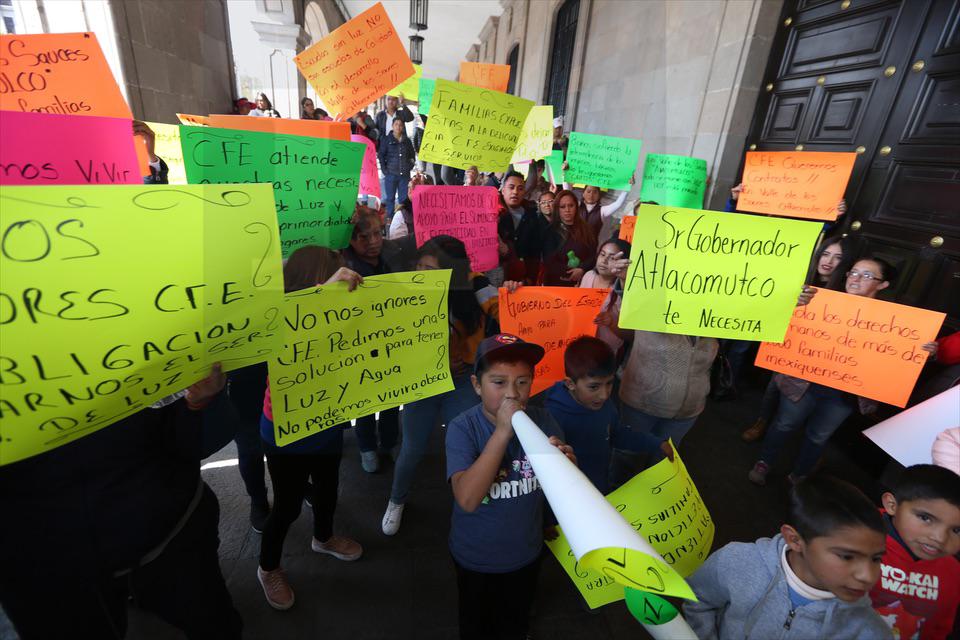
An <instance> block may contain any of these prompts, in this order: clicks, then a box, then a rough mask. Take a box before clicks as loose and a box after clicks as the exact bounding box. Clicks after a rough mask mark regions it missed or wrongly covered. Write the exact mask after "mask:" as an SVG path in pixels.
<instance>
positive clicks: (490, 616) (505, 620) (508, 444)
mask: <svg viewBox="0 0 960 640" xmlns="http://www.w3.org/2000/svg"><path fill="white" fill-rule="evenodd" d="M542 358H543V347H541V346H540V345H536V344H531V343H529V342H524V341H523V340H521V339H520V338H518V337H517V336H514V335H511V334H506V333H500V334H497V335H494V336H491V337H489V338H486V339H485V340H483V341H482V342H481V343H480V346H479V347H478V348H477V356H476V359H475V361H474V374H473V376H472V377H471V382H472V383H473V388H474V390H475V391H476V393H477V395H479V396H480V404H478V405H476V406H474V407H473V408H471V409H468V410H467V411H465V412H463V413H461V414H460V415H459V416H457V417H456V418H454V419H453V420H451V422H450V424H449V426H448V428H447V436H446V452H447V479H448V481H449V482H450V485H451V487H452V488H453V497H454V505H453V515H452V517H451V520H450V553H451V555H453V560H454V565H455V566H456V570H457V590H458V592H459V614H460V615H459V620H460V622H459V624H460V637H461V638H462V639H468V638H478V639H479V638H518V639H522V638H525V637H526V634H527V629H528V626H529V615H530V607H531V605H532V604H533V597H534V593H535V591H536V584H537V575H538V573H539V569H540V551H541V549H542V546H543V491H542V490H541V488H540V484H539V482H538V480H537V477H536V475H535V474H534V471H533V467H532V466H531V465H530V461H529V460H528V459H527V454H526V453H525V452H524V450H523V447H522V446H521V445H520V441H519V439H518V438H517V437H516V434H514V431H513V425H512V423H511V418H512V417H513V414H514V413H516V412H517V411H520V410H524V411H526V412H527V415H528V416H529V417H530V419H531V420H533V421H534V422H535V423H536V424H537V426H539V427H540V429H541V430H542V431H543V432H544V433H545V434H546V435H547V436H550V442H551V443H552V444H554V445H555V446H557V447H558V448H559V449H560V450H561V451H563V452H564V454H566V455H567V457H568V458H571V459H574V458H573V450H572V449H571V448H570V447H569V446H567V445H565V444H563V442H562V441H561V440H560V437H561V435H562V432H561V431H560V429H559V427H558V426H557V423H556V422H555V421H554V420H553V418H551V417H550V415H549V414H548V413H547V412H546V411H544V410H542V409H538V408H536V407H527V400H528V399H529V398H530V387H531V385H532V383H533V374H534V366H535V365H536V364H537V363H538V362H539V361H540V360H541V359H542ZM574 461H575V459H574ZM878 517H879V516H878Z"/></svg>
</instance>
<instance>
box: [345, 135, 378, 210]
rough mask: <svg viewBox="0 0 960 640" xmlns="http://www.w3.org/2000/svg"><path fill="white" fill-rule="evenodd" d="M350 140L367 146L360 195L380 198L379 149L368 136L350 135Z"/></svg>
mask: <svg viewBox="0 0 960 640" xmlns="http://www.w3.org/2000/svg"><path fill="white" fill-rule="evenodd" d="M350 140H352V141H353V142H360V143H362V144H365V145H367V150H366V152H365V153H364V154H363V165H362V168H361V169H360V193H365V194H367V195H370V196H377V197H378V198H379V197H380V175H379V174H378V173H377V147H376V146H374V144H373V141H372V140H370V138H368V137H367V136H360V135H357V134H355V133H352V134H350Z"/></svg>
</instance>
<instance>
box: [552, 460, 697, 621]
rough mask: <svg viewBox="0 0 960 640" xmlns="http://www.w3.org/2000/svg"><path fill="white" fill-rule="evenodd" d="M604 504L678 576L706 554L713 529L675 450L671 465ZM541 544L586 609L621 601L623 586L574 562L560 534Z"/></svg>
mask: <svg viewBox="0 0 960 640" xmlns="http://www.w3.org/2000/svg"><path fill="white" fill-rule="evenodd" d="M607 501H608V502H609V503H610V504H612V505H613V506H614V507H615V508H616V510H617V511H619V512H620V514H621V515H622V516H623V517H624V518H625V519H626V520H627V522H629V523H630V524H631V525H632V526H633V527H634V529H636V531H637V532H638V533H639V534H640V535H641V536H643V537H644V538H645V539H646V540H647V542H649V543H650V545H651V546H652V547H653V548H654V549H655V550H656V551H657V553H659V554H660V555H661V556H662V557H663V560H664V561H665V562H666V563H667V564H668V565H669V566H670V567H672V568H673V569H674V570H675V571H676V573H678V574H679V575H680V576H682V577H684V578H686V577H687V576H689V575H690V574H692V573H693V572H694V571H696V570H697V568H698V567H699V566H700V565H701V564H703V561H704V560H706V559H707V556H708V555H709V554H710V547H711V545H712V544H713V536H714V532H715V530H716V525H715V524H714V522H713V520H712V519H711V517H710V513H709V512H708V511H707V507H706V505H705V504H704V503H703V499H702V498H701V497H700V492H699V491H698V490H697V487H696V485H694V484H693V480H692V479H691V478H690V474H689V473H688V472H687V467H686V465H684V464H683V460H681V459H680V454H679V453H677V452H676V450H674V456H673V461H670V460H667V459H664V460H662V461H661V462H659V463H657V464H655V465H654V466H652V467H650V468H649V469H647V470H645V471H643V472H641V473H639V474H637V475H636V476H635V477H634V478H633V479H632V480H630V481H629V482H627V483H626V484H625V485H623V486H622V487H620V488H619V489H617V490H616V491H613V492H611V493H610V495H608V496H607ZM546 544H547V547H548V548H549V549H550V551H551V553H553V555H554V556H555V557H556V558H557V560H558V561H559V562H560V566H562V567H563V570H564V571H565V572H566V573H567V575H568V576H569V577H570V579H571V580H572V581H573V583H574V585H575V586H576V587H577V590H578V591H579V592H580V593H581V594H582V595H583V598H584V600H586V601H587V604H588V605H589V606H590V608H591V609H596V608H597V607H600V606H603V605H605V604H609V603H611V602H616V601H617V600H622V599H623V596H624V591H623V585H621V584H618V583H617V582H616V581H615V580H614V579H613V578H612V577H610V576H609V575H607V574H605V573H601V572H598V571H596V570H595V569H593V568H591V567H590V563H589V562H586V563H585V562H579V563H578V562H577V561H576V558H575V557H574V555H573V552H572V551H571V550H570V544H569V543H568V542H567V540H566V538H565V537H564V536H563V535H562V533H561V535H560V537H559V538H557V539H556V540H548V541H547V543H546Z"/></svg>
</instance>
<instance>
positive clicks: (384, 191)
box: [380, 173, 410, 216]
mask: <svg viewBox="0 0 960 640" xmlns="http://www.w3.org/2000/svg"><path fill="white" fill-rule="evenodd" d="M409 183H410V174H409V173H407V174H406V175H404V174H400V175H394V174H390V173H385V174H383V182H382V184H381V185H380V195H381V196H383V197H382V198H381V201H382V202H383V206H384V207H385V208H386V211H387V215H388V216H390V215H393V210H394V208H395V207H396V204H397V202H403V201H404V200H406V199H407V187H408V186H409Z"/></svg>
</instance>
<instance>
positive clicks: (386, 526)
mask: <svg viewBox="0 0 960 640" xmlns="http://www.w3.org/2000/svg"><path fill="white" fill-rule="evenodd" d="M402 518H403V505H402V504H397V503H395V502H393V501H392V500H391V501H390V502H388V503H387V510H386V512H385V513H384V514H383V522H381V523H380V528H382V529H383V533H384V535H388V536H392V535H395V534H396V533H397V531H399V530H400V520H401V519H402Z"/></svg>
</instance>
